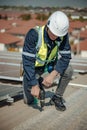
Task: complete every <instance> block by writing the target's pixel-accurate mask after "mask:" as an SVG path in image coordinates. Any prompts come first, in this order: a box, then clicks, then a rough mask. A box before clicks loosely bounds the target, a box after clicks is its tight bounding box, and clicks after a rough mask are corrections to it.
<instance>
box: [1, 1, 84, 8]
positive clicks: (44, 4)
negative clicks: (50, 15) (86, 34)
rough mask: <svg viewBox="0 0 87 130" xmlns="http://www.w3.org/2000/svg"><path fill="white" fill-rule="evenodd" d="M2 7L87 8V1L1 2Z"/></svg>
mask: <svg viewBox="0 0 87 130" xmlns="http://www.w3.org/2000/svg"><path fill="white" fill-rule="evenodd" d="M0 5H9V6H10V5H13V6H33V7H37V6H41V7H67V6H70V7H80V8H84V7H87V0H0Z"/></svg>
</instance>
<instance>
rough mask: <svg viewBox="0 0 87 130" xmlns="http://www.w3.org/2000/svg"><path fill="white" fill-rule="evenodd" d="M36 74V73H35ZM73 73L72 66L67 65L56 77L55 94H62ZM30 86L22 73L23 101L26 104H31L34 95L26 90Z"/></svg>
mask: <svg viewBox="0 0 87 130" xmlns="http://www.w3.org/2000/svg"><path fill="white" fill-rule="evenodd" d="M37 75H38V73H37ZM72 75H73V69H72V67H71V66H70V65H69V66H68V68H67V69H66V71H65V72H64V73H63V74H62V75H60V78H59V79H58V80H59V82H58V86H57V89H56V92H55V94H56V95H60V96H63V94H64V92H65V90H66V87H67V86H68V83H69V82H70V80H71V77H72ZM31 87H32V86H30V85H29V82H28V80H27V78H26V75H25V73H24V75H23V88H24V103H26V104H31V103H32V102H33V101H34V97H33V96H32V95H31V93H30V92H29V91H28V90H30V89H31Z"/></svg>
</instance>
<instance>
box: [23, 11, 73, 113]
mask: <svg viewBox="0 0 87 130" xmlns="http://www.w3.org/2000/svg"><path fill="white" fill-rule="evenodd" d="M68 29H69V20H68V17H67V15H66V14H65V13H64V12H62V11H56V12H54V13H53V14H51V16H50V17H49V18H48V20H47V23H46V25H44V26H42V27H39V26H36V27H34V28H32V29H30V30H29V31H28V32H27V34H26V37H25V41H24V46H23V52H22V59H23V69H24V75H23V88H24V103H26V104H29V105H31V104H32V103H33V102H34V97H37V98H39V93H40V88H39V83H38V76H41V75H42V74H44V73H45V72H46V71H47V72H48V74H47V76H44V77H43V82H42V83H43V85H44V86H46V87H47V88H49V87H50V86H51V85H52V84H53V82H54V80H55V79H56V78H58V80H59V82H58V86H57V88H56V91H55V93H54V95H53V97H52V98H51V99H50V103H51V104H54V105H55V108H56V109H57V110H60V111H65V110H66V106H65V103H64V102H63V94H64V92H65V89H66V87H67V85H68V83H69V82H70V80H71V77H72V74H73V69H72V67H71V66H70V65H69V63H70V59H71V48H70V44H69V34H68ZM28 89H29V90H31V91H30V92H29V91H27V90H28Z"/></svg>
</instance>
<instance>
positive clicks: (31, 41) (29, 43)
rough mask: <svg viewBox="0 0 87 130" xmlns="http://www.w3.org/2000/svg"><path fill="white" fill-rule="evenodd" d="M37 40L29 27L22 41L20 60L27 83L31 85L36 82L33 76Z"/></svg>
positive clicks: (35, 34)
mask: <svg viewBox="0 0 87 130" xmlns="http://www.w3.org/2000/svg"><path fill="white" fill-rule="evenodd" d="M37 40H38V34H37V32H36V31H35V30H34V29H31V30H30V31H29V32H28V33H27V35H26V37H25V41H24V46H23V52H22V60H23V69H24V73H25V75H26V78H27V80H28V84H29V85H31V86H33V85H36V84H38V81H37V79H36V77H35V61H36V42H37Z"/></svg>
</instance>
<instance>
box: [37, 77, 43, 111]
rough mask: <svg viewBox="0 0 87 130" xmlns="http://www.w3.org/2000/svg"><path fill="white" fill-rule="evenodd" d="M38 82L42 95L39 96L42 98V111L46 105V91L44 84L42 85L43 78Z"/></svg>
mask: <svg viewBox="0 0 87 130" xmlns="http://www.w3.org/2000/svg"><path fill="white" fill-rule="evenodd" d="M38 81H39V87H40V95H39V97H40V106H41V110H43V107H44V105H45V90H44V88H43V84H42V82H43V78H42V77H40V78H39V79H38Z"/></svg>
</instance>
